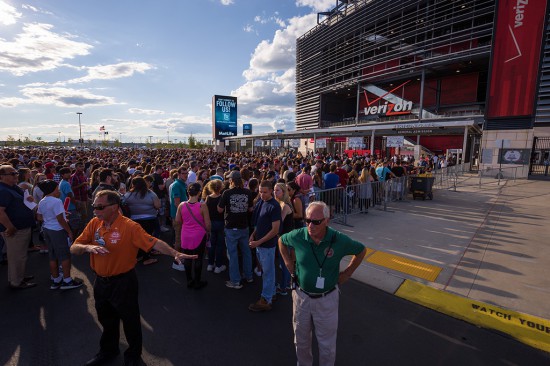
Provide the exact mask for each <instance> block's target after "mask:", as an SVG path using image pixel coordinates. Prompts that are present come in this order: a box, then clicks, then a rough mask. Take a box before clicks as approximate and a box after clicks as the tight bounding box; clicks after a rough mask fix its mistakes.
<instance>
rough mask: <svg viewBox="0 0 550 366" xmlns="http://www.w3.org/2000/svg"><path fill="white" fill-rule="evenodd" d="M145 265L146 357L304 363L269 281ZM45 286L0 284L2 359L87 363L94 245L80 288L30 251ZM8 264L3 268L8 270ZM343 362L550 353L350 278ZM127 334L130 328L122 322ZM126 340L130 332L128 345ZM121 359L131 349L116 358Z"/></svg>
mask: <svg viewBox="0 0 550 366" xmlns="http://www.w3.org/2000/svg"><path fill="white" fill-rule="evenodd" d="M158 258H159V262H158V263H156V264H154V265H151V266H147V267H145V266H143V265H141V264H140V265H138V266H137V273H138V277H139V282H140V307H141V314H142V328H143V338H144V342H143V344H144V347H143V360H144V362H145V364H146V365H150V366H153V365H198V366H201V365H205V366H206V365H214V366H224V365H228V366H248V365H250V366H252V365H262V366H269V365H274V366H280V365H295V364H296V358H295V355H294V347H293V333H292V326H291V316H292V303H291V298H290V297H289V296H286V297H280V298H279V300H278V301H277V302H276V303H275V304H274V306H273V310H272V311H270V312H266V313H252V312H250V311H249V310H248V309H247V307H248V305H249V304H250V303H252V302H254V301H255V300H257V298H258V296H259V293H260V286H261V282H260V281H259V279H258V278H257V277H256V278H255V282H254V283H253V284H250V285H247V286H245V287H244V288H243V289H241V290H233V289H229V288H226V287H225V285H224V282H225V280H226V278H227V273H222V274H219V275H216V274H213V273H207V274H206V276H205V277H206V279H207V280H208V282H209V284H208V286H207V287H206V288H204V289H202V290H200V291H197V290H189V289H187V288H186V286H185V280H184V273H182V272H177V271H175V270H173V269H171V268H170V267H171V260H170V258H168V257H158ZM28 270H29V272H32V273H33V274H34V275H35V276H36V282H37V283H38V286H37V287H35V288H33V289H28V290H24V291H14V290H11V289H9V288H8V286H7V285H6V286H1V287H0V309H1V310H0V311H1V314H2V316H1V317H0V329H1V332H0V364H1V365H10V366H12V365H13V366H15V365H29V366H42V365H44V366H46V365H47V366H58V365H59V366H64V365H68V366H72V365H82V364H84V362H86V361H87V360H88V359H89V358H90V357H92V356H93V355H94V354H95V352H96V351H97V350H98V342H99V337H100V334H101V330H100V329H101V328H100V326H99V324H98V322H97V318H96V314H95V310H94V306H93V295H92V284H91V281H93V278H94V275H93V273H92V272H91V271H90V268H89V264H88V257H87V255H84V256H80V257H75V259H74V275H75V276H77V277H79V278H81V279H83V280H84V282H85V285H84V286H83V287H81V288H79V289H74V290H66V291H64V292H62V291H60V290H55V291H53V290H49V275H48V260H47V256H45V255H41V254H38V253H32V254H30V255H29V261H28ZM6 272H7V268H6V266H0V276H3V278H5V276H6V275H7V273H6ZM339 314H340V325H339V330H338V344H337V362H336V364H337V365H428V366H429V365H503V364H504V365H534V366H536V365H548V364H549V363H550V357H549V355H548V354H547V353H544V352H541V351H538V350H536V349H533V348H531V347H528V346H526V345H524V344H522V343H519V342H517V341H515V340H513V339H511V338H510V337H508V336H506V335H503V334H500V333H497V332H492V331H489V330H486V329H482V328H479V327H476V326H473V325H471V324H468V323H466V322H463V321H460V320H457V319H454V318H452V317H449V316H446V315H443V314H440V313H438V312H435V311H432V310H430V309H427V308H425V307H423V306H419V305H417V304H414V303H411V302H409V301H407V300H404V299H401V298H398V297H396V296H393V295H391V294H389V293H387V292H385V291H381V290H379V289H376V288H374V287H372V286H369V285H365V284H363V283H360V282H358V281H355V280H350V281H349V282H348V283H346V284H344V285H343V286H342V288H341V302H340V309H339ZM121 333H122V334H123V332H122V331H121ZM125 348H126V343H125V340H124V337H123V336H122V337H121V351H123V350H124V349H125ZM120 364H122V356H119V357H118V358H117V359H115V360H113V362H111V363H110V365H120Z"/></svg>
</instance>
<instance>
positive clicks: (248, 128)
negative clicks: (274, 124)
mask: <svg viewBox="0 0 550 366" xmlns="http://www.w3.org/2000/svg"><path fill="white" fill-rule="evenodd" d="M243 135H245V136H246V135H252V124H251V123H245V124H243Z"/></svg>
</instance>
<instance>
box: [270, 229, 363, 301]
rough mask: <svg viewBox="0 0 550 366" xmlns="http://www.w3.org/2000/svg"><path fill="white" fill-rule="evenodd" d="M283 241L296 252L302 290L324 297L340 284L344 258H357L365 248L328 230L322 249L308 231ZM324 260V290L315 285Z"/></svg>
mask: <svg viewBox="0 0 550 366" xmlns="http://www.w3.org/2000/svg"><path fill="white" fill-rule="evenodd" d="M281 241H282V243H283V244H284V245H286V246H287V247H289V248H292V249H294V253H295V254H296V276H297V278H298V283H299V285H300V287H301V288H302V289H304V290H305V291H307V292H310V293H323V292H326V291H329V290H331V289H333V288H334V286H336V284H338V276H339V274H340V261H341V260H342V258H344V257H345V256H347V255H357V254H359V253H361V252H362V251H363V250H364V249H365V247H364V245H363V244H361V243H359V242H358V241H355V240H353V239H351V238H350V237H349V236H347V235H345V234H342V233H341V232H339V231H336V230H334V229H332V228H331V227H328V228H327V233H326V234H325V237H324V238H323V240H321V242H320V243H319V245H317V244H315V243H314V242H313V240H311V238H310V236H309V234H308V232H307V228H306V227H303V228H300V229H297V230H294V231H291V232H290V233H287V234H284V235H283V236H281ZM329 247H330V250H329ZM314 253H315V254H314ZM327 253H328V255H327ZM325 255H326V260H325ZM315 257H317V259H315ZM323 260H325V262H324V264H323V269H322V277H324V278H325V287H324V288H323V289H320V288H317V287H316V284H317V277H319V264H322V263H323Z"/></svg>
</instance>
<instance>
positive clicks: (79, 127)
mask: <svg viewBox="0 0 550 366" xmlns="http://www.w3.org/2000/svg"><path fill="white" fill-rule="evenodd" d="M76 114H78V129H79V131H80V138H79V139H78V142H79V143H80V147H82V143H83V142H84V141H83V140H82V125H81V124H80V115H81V114H82V112H76Z"/></svg>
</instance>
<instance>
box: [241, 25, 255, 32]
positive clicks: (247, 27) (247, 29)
mask: <svg viewBox="0 0 550 366" xmlns="http://www.w3.org/2000/svg"><path fill="white" fill-rule="evenodd" d="M243 30H244V31H245V32H246V33H255V32H256V31H255V30H254V27H253V26H252V25H250V24H247V25H245V26H244V27H243Z"/></svg>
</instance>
